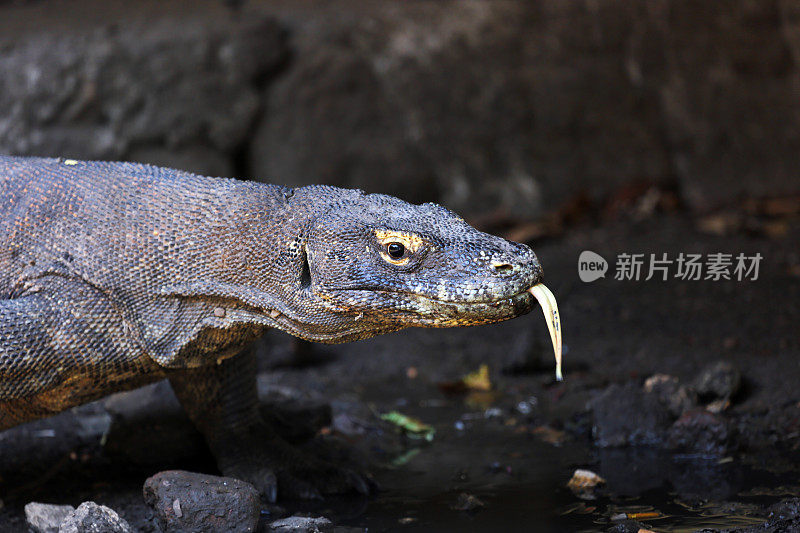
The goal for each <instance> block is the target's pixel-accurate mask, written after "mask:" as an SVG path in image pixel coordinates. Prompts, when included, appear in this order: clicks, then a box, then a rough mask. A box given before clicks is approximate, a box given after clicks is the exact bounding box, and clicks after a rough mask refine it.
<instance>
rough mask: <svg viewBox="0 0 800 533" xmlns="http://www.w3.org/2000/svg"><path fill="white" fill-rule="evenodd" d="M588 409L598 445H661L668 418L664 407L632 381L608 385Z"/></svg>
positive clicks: (668, 423)
mask: <svg viewBox="0 0 800 533" xmlns="http://www.w3.org/2000/svg"><path fill="white" fill-rule="evenodd" d="M589 408H590V409H591V410H592V417H593V425H592V433H593V435H594V439H595V443H596V444H597V445H598V446H601V447H607V446H626V445H658V444H661V442H662V440H663V438H664V435H665V434H666V431H667V430H668V429H669V426H670V421H671V420H670V415H669V411H668V410H667V408H666V407H665V406H664V405H662V404H661V402H659V401H658V399H657V398H656V397H655V396H654V395H652V394H645V393H644V392H642V390H641V389H640V388H639V387H638V386H636V384H634V383H628V384H626V385H624V386H620V385H617V384H614V385H611V386H610V387H608V388H607V389H605V390H604V391H603V392H602V393H601V394H599V395H598V396H597V397H596V398H595V399H594V400H592V401H591V402H590V404H589Z"/></svg>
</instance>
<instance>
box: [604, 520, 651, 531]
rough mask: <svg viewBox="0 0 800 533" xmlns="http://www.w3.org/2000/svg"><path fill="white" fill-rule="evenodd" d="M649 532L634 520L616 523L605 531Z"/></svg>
mask: <svg viewBox="0 0 800 533" xmlns="http://www.w3.org/2000/svg"><path fill="white" fill-rule="evenodd" d="M648 531H649V530H648V529H645V527H644V524H641V523H639V522H637V521H636V520H624V521H622V522H617V523H616V524H614V525H613V526H611V527H610V528H608V529H606V532H607V533H647V532H648Z"/></svg>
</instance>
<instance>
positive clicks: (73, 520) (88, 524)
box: [58, 502, 134, 533]
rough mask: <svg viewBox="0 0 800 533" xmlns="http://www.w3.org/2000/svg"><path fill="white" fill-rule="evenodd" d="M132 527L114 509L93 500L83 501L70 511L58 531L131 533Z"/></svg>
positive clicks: (73, 532) (59, 532)
mask: <svg viewBox="0 0 800 533" xmlns="http://www.w3.org/2000/svg"><path fill="white" fill-rule="evenodd" d="M133 531H134V530H133V528H132V527H131V526H130V524H128V522H126V521H125V519H124V518H121V517H120V516H119V515H118V514H117V513H116V511H114V510H113V509H110V508H108V507H106V506H104V505H97V504H96V503H94V502H83V503H82V504H80V505H79V506H78V508H77V509H75V510H74V511H72V512H70V513H69V514H68V515H67V516H66V518H64V521H63V522H61V525H60V526H59V528H58V533H133Z"/></svg>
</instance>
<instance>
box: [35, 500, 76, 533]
mask: <svg viewBox="0 0 800 533" xmlns="http://www.w3.org/2000/svg"><path fill="white" fill-rule="evenodd" d="M74 510H75V508H74V507H73V506H71V505H52V504H49V503H38V502H31V503H28V504H26V505H25V519H26V520H27V521H28V527H30V528H31V531H34V532H35V533H56V532H57V531H58V526H59V525H61V522H62V521H63V520H64V519H65V518H66V517H67V515H69V514H70V513H71V512H72V511H74Z"/></svg>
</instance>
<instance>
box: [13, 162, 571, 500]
mask: <svg viewBox="0 0 800 533" xmlns="http://www.w3.org/2000/svg"><path fill="white" fill-rule="evenodd" d="M541 278H542V269H541V266H540V264H539V262H538V260H537V258H536V256H535V255H534V253H533V251H532V250H531V249H530V248H529V247H527V246H525V245H522V244H517V243H513V242H509V241H506V240H504V239H501V238H499V237H494V236H491V235H487V234H485V233H481V232H479V231H477V230H475V229H474V228H472V227H471V226H469V225H468V224H467V223H466V222H464V220H463V219H462V218H460V217H459V216H457V215H455V214H454V213H452V212H451V211H448V210H447V209H445V208H443V207H440V206H438V205H435V204H430V203H429V204H423V205H411V204H408V203H406V202H403V201H401V200H398V199H396V198H393V197H391V196H385V195H381V194H365V193H364V192H362V191H358V190H348V189H339V188H335V187H328V186H309V187H301V188H296V189H291V188H286V187H281V186H277V185H266V184H259V183H252V182H245V181H238V180H233V179H220V178H210V177H202V176H197V175H194V174H190V173H187V172H181V171H177V170H171V169H165V168H158V167H154V166H147V165H140V164H132V163H108V162H83V161H75V160H69V159H66V160H65V159H41V158H24V157H6V156H0V430H2V429H6V428H9V427H11V426H14V425H16V424H20V423H22V422H26V421H29V420H33V419H36V418H40V417H45V416H49V415H53V414H55V413H58V412H60V411H63V410H64V409H67V408H69V407H72V406H75V405H79V404H82V403H85V402H89V401H92V400H95V399H98V398H100V397H102V396H105V395H107V394H110V393H112V392H117V391H123V390H128V389H132V388H135V387H139V386H141V385H144V384H146V383H151V382H154V381H156V380H160V379H163V378H168V379H169V381H170V383H171V385H172V388H173V389H174V391H175V394H176V395H177V396H178V398H179V400H180V401H181V404H182V405H183V407H184V409H185V410H186V411H187V412H188V414H189V417H190V418H191V419H192V421H193V422H194V424H195V425H196V426H197V427H198V428H199V429H200V430H201V432H202V433H203V434H204V436H205V437H206V440H207V441H208V444H209V446H210V449H211V451H212V452H213V454H214V456H215V457H216V459H217V461H218V465H219V467H220V469H221V471H222V472H223V473H224V474H226V475H229V476H234V477H237V478H240V479H244V480H247V481H250V482H251V483H253V484H254V485H255V486H256V487H257V488H258V489H259V490H260V491H261V492H262V494H264V495H265V496H266V497H267V498H268V499H270V500H272V501H274V500H275V498H276V496H277V493H278V491H280V492H281V495H282V496H295V497H306V498H309V497H318V496H319V495H320V494H321V493H338V492H346V491H351V490H356V491H359V492H362V493H366V492H369V490H370V483H369V479H368V478H367V477H366V476H362V475H360V474H356V473H354V472H352V471H350V470H347V469H344V468H341V467H339V466H336V465H333V464H330V463H325V462H323V461H321V460H319V459H316V458H313V457H308V456H305V455H303V454H301V453H300V452H299V451H297V450H296V449H294V448H292V447H291V446H290V445H289V444H288V443H286V442H285V441H282V440H281V439H280V438H279V437H278V436H277V435H276V434H275V433H274V431H273V430H272V429H271V428H270V427H268V425H267V424H266V423H265V422H264V421H263V420H262V419H261V418H260V416H259V414H258V412H257V395H256V386H255V360H254V356H253V355H252V350H243V348H244V347H246V346H247V345H248V343H250V342H251V341H252V340H254V339H256V338H257V337H259V336H260V335H261V334H263V333H264V332H265V331H266V330H267V329H269V328H277V329H280V330H283V331H285V332H288V333H290V334H292V335H295V336H297V337H300V338H303V339H307V340H311V341H318V342H326V343H337V342H347V341H354V340H357V339H364V338H367V337H372V336H375V335H378V334H381V333H387V332H391V331H396V330H399V329H402V328H405V327H409V326H427V327H447V326H466V325H474V324H487V323H490V322H497V321H500V320H505V319H509V318H512V317H516V316H518V315H522V314H524V313H527V312H528V311H530V310H531V309H532V307H533V306H534V305H535V301H536V299H539V300H540V301H541V302H542V306H543V308H544V309H546V310H550V311H552V309H550V308H549V307H548V306H550V305H553V306H554V305H555V300H554V299H553V297H552V294H551V293H549V291H547V289H545V288H544V285H541V284H540V282H541ZM532 287H533V290H531V288H532ZM545 293H546V294H545ZM547 295H549V296H547ZM553 316H555V317H556V320H550V321H549V322H548V324H549V325H552V324H555V326H556V330H558V324H557V308H556V314H554V315H553ZM556 333H558V331H556ZM551 335H553V331H552V329H551ZM556 337H557V339H556ZM556 340H557V341H558V344H559V345H560V333H558V335H557V336H554V337H553V341H554V346H555V344H556ZM559 351H560V350H559Z"/></svg>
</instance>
